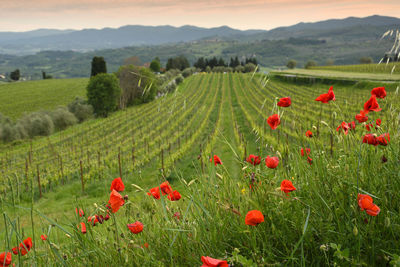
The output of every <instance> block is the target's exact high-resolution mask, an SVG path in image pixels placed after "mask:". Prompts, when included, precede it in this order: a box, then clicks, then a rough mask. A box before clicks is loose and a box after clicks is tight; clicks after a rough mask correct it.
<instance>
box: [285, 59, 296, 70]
mask: <svg viewBox="0 0 400 267" xmlns="http://www.w3.org/2000/svg"><path fill="white" fill-rule="evenodd" d="M296 65H297V61H296V60H293V59H291V60H289V61H288V63H287V64H286V67H288V69H294V68H296Z"/></svg>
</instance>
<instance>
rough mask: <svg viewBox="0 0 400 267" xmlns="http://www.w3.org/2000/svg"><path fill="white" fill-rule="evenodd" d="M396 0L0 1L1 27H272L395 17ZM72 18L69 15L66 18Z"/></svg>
mask: <svg viewBox="0 0 400 267" xmlns="http://www.w3.org/2000/svg"><path fill="white" fill-rule="evenodd" d="M399 9H400V2H399V1H398V0H384V1H380V2H378V3H376V2H375V1H372V0H338V1H336V2H335V3H334V4H332V2H331V1H327V0H301V1H299V0H270V1H266V0H251V1H247V2H242V1H238V0H232V1H220V2H218V3H214V2H211V1H209V0H198V1H181V0H180V1H178V0H153V1H150V2H148V1H143V0H134V1H128V0H113V1H112V2H110V1H108V0H79V1H77V0H70V1H68V0H60V1H58V2H57V3H54V2H52V1H50V0H37V1H35V2H34V3H33V2H31V1H28V0H21V1H19V2H13V1H8V0H6V1H5V2H4V3H2V13H3V14H2V17H1V18H0V31H1V32H24V31H32V30H37V29H57V30H82V29H103V28H119V27H123V26H126V25H142V26H164V25H170V26H173V27H182V26H185V25H190V26H196V27H201V28H215V27H221V26H228V27H230V28H233V29H239V30H249V29H250V30H252V29H256V30H271V29H274V28H277V27H286V26H290V25H294V24H298V23H301V22H304V23H313V22H318V21H324V20H329V19H344V18H348V17H368V16H373V15H377V14H378V15H379V16H390V17H396V18H398V12H397V11H398V10H399ZM71 17H72V18H74V19H71Z"/></svg>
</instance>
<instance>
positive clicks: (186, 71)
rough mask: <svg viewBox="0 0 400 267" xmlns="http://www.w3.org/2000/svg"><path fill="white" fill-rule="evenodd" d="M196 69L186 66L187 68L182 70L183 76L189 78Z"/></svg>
mask: <svg viewBox="0 0 400 267" xmlns="http://www.w3.org/2000/svg"><path fill="white" fill-rule="evenodd" d="M195 71H196V69H195V68H186V69H184V70H183V71H182V76H183V77H184V78H187V77H189V76H190V75H192V74H193V72H195Z"/></svg>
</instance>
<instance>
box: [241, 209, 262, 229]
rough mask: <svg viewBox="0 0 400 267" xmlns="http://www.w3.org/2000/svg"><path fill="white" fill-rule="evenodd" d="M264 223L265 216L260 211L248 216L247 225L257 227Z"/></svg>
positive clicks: (246, 218) (245, 220) (252, 211)
mask: <svg viewBox="0 0 400 267" xmlns="http://www.w3.org/2000/svg"><path fill="white" fill-rule="evenodd" d="M263 221H264V215H263V214H262V213H261V211H259V210H251V211H249V212H248V213H247V214H246V217H245V219H244V222H245V224H247V225H252V226H256V225H258V224H260V223H262V222H263Z"/></svg>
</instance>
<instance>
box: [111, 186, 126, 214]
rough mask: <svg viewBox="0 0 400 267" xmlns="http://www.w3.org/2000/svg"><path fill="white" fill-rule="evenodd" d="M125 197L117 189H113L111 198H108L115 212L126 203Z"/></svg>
mask: <svg viewBox="0 0 400 267" xmlns="http://www.w3.org/2000/svg"><path fill="white" fill-rule="evenodd" d="M124 203H125V201H124V198H123V197H122V196H121V195H120V194H119V193H118V192H117V191H115V190H113V191H111V194H110V199H109V200H108V204H110V205H111V210H112V212H113V213H116V212H117V211H118V210H119V208H120V207H121V206H122V205H124Z"/></svg>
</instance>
